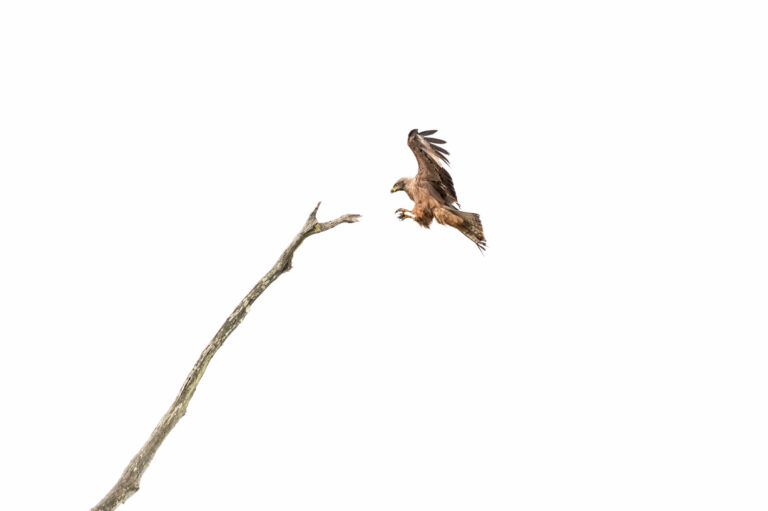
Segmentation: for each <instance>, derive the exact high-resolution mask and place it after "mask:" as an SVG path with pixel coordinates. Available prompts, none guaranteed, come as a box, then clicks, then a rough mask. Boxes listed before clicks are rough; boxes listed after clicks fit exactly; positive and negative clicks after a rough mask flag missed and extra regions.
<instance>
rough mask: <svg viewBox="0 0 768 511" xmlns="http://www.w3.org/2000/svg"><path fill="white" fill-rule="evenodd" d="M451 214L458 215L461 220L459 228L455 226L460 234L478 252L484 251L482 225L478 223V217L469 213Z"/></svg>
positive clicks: (456, 211) (456, 212)
mask: <svg viewBox="0 0 768 511" xmlns="http://www.w3.org/2000/svg"><path fill="white" fill-rule="evenodd" d="M452 212H453V213H455V214H457V215H459V216H460V217H461V219H462V220H463V223H462V224H461V225H460V226H456V228H457V229H458V230H460V231H461V233H462V234H463V235H464V236H466V237H467V238H469V239H471V240H472V241H473V242H474V243H475V245H477V248H479V249H480V252H482V251H484V250H485V234H483V223H482V222H481V221H480V215H478V214H477V213H469V212H467V211H459V210H458V209H456V210H453V211H452Z"/></svg>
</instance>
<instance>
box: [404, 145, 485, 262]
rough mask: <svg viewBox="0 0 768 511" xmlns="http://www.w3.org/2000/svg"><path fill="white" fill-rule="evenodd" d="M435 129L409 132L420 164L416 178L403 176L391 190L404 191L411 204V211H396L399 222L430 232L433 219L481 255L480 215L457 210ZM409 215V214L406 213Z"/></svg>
mask: <svg viewBox="0 0 768 511" xmlns="http://www.w3.org/2000/svg"><path fill="white" fill-rule="evenodd" d="M436 132H437V130H427V131H422V132H420V133H419V130H411V132H410V133H408V147H410V148H411V151H413V154H414V155H415V156H416V161H417V162H418V164H419V171H418V172H417V173H416V176H415V177H403V178H400V179H398V180H397V182H396V183H395V185H394V186H393V187H392V193H395V192H399V191H401V190H402V191H404V192H405V193H406V194H408V197H410V199H411V200H412V201H413V202H414V205H413V210H408V209H403V208H400V209H398V210H396V211H395V213H397V214H398V218H399V219H400V220H405V219H406V218H410V219H412V220H415V221H416V222H417V223H418V224H419V225H421V226H422V227H426V228H427V229H429V224H431V223H432V219H433V218H434V219H435V220H437V223H439V224H443V225H450V226H451V227H455V228H456V229H458V230H459V231H461V233H462V234H463V235H464V236H466V237H467V238H469V239H471V240H472V241H473V242H474V243H475V244H476V245H477V248H479V249H480V251H481V252H482V251H483V250H485V236H484V235H483V224H482V223H481V222H480V215H478V214H477V213H467V212H465V211H461V210H459V203H458V202H457V199H456V190H454V188H453V179H451V175H450V174H449V173H448V171H447V170H446V169H445V167H444V166H443V164H446V165H447V164H448V158H447V156H448V154H449V153H448V151H446V150H445V149H443V148H442V147H440V144H445V141H444V140H440V139H439V138H432V137H431V136H430V135H434V134H435V133H436ZM408 213H410V215H409V214H408Z"/></svg>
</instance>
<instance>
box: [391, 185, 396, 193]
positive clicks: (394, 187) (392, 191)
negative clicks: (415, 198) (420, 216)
mask: <svg viewBox="0 0 768 511" xmlns="http://www.w3.org/2000/svg"><path fill="white" fill-rule="evenodd" d="M396 191H397V187H396V186H393V187H392V190H390V192H389V193H395V192H396Z"/></svg>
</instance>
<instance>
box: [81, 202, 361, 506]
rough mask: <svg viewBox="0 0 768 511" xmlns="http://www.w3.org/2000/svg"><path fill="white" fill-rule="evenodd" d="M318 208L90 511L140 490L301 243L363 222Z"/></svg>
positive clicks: (212, 343)
mask: <svg viewBox="0 0 768 511" xmlns="http://www.w3.org/2000/svg"><path fill="white" fill-rule="evenodd" d="M319 207H320V203H319V202H318V203H317V206H315V209H313V210H312V212H311V213H310V214H309V217H308V218H307V221H306V222H305V223H304V227H302V229H301V231H299V233H298V234H297V235H296V236H295V237H294V238H293V241H291V243H290V245H288V248H286V249H285V250H284V251H283V253H282V254H281V255H280V258H279V259H278V260H277V262H276V263H275V265H274V266H272V268H271V269H270V270H269V271H268V272H267V273H266V274H265V275H264V276H263V277H262V278H261V280H259V282H258V283H256V285H255V286H253V288H252V289H251V290H250V291H249V292H248V294H247V295H245V298H243V300H242V301H241V302H240V303H239V304H238V305H237V307H235V310H233V311H232V314H230V315H229V317H228V318H227V319H226V321H224V324H223V325H221V328H219V331H218V332H216V335H214V336H213V339H211V341H210V342H209V343H208V345H207V346H206V347H205V349H204V350H203V352H202V353H201V354H200V357H199V358H198V359H197V362H196V363H195V365H194V367H193V368H192V370H191V371H190V373H189V375H188V376H187V379H186V380H185V381H184V384H183V385H182V386H181V389H180V390H179V394H178V395H177V396H176V399H175V400H174V401H173V404H172V405H171V407H170V408H169V409H168V411H167V412H166V413H165V415H163V418H162V419H160V422H159V423H158V424H157V426H156V427H155V429H154V431H153V432H152V434H151V435H150V437H149V439H148V440H147V441H146V443H145V444H144V445H143V446H142V448H141V449H140V450H139V452H138V453H137V454H136V455H135V456H134V457H133V459H132V460H131V461H130V463H129V464H128V466H127V467H126V468H125V470H124V471H123V474H122V475H121V476H120V479H118V481H117V483H116V484H115V486H113V487H112V489H111V490H110V491H109V492H108V493H107V494H106V495H105V496H104V498H103V499H101V501H100V502H99V503H98V504H96V506H95V507H93V508H92V510H91V511H111V510H113V509H115V508H116V507H117V506H119V505H120V504H122V503H123V502H125V501H126V500H127V499H128V498H129V497H130V496H131V495H133V494H134V493H136V492H137V491H138V490H139V483H140V482H141V477H142V475H144V471H145V470H146V469H147V467H148V466H149V464H150V463H151V462H152V458H153V457H154V456H155V453H156V452H157V450H158V448H159V447H160V444H162V443H163V440H165V437H166V436H168V433H170V432H171V430H172V429H173V428H174V426H176V423H177V422H179V419H181V418H182V417H183V416H184V414H186V413H187V406H188V405H189V401H190V400H191V399H192V396H193V395H194V394H195V390H196V389H197V385H198V384H199V383H200V379H201V378H202V377H203V374H204V373H205V370H206V368H207V367H208V363H209V362H210V361H211V359H212V358H213V356H214V355H215V354H216V352H217V351H218V349H219V348H220V347H221V346H222V345H223V344H224V341H226V340H227V338H228V337H229V335H230V334H231V333H232V331H233V330H234V329H235V328H237V326H238V325H239V324H240V323H242V322H243V319H245V316H246V315H247V314H248V312H249V311H250V310H251V305H253V302H254V301H256V299H257V298H258V297H259V296H260V295H261V293H263V292H264V290H265V289H267V288H268V287H269V285H270V284H272V283H273V282H274V281H275V280H277V278H278V277H279V276H280V275H282V274H283V273H285V272H287V271H289V270H290V269H291V268H292V262H293V254H294V252H296V249H297V248H299V246H300V245H301V244H302V242H303V241H304V240H305V239H307V238H308V237H310V236H312V235H314V234H319V233H321V232H325V231H327V230H329V229H332V228H334V227H336V226H337V225H339V224H342V223H354V222H357V221H358V220H359V219H360V215H342V216H340V217H338V218H336V219H334V220H330V221H328V222H318V221H317V210H318V208H319Z"/></svg>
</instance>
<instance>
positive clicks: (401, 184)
mask: <svg viewBox="0 0 768 511" xmlns="http://www.w3.org/2000/svg"><path fill="white" fill-rule="evenodd" d="M401 190H405V178H404V177H401V178H400V179H398V180H397V183H395V184H393V185H392V191H391V192H390V193H395V192H399V191H401Z"/></svg>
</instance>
